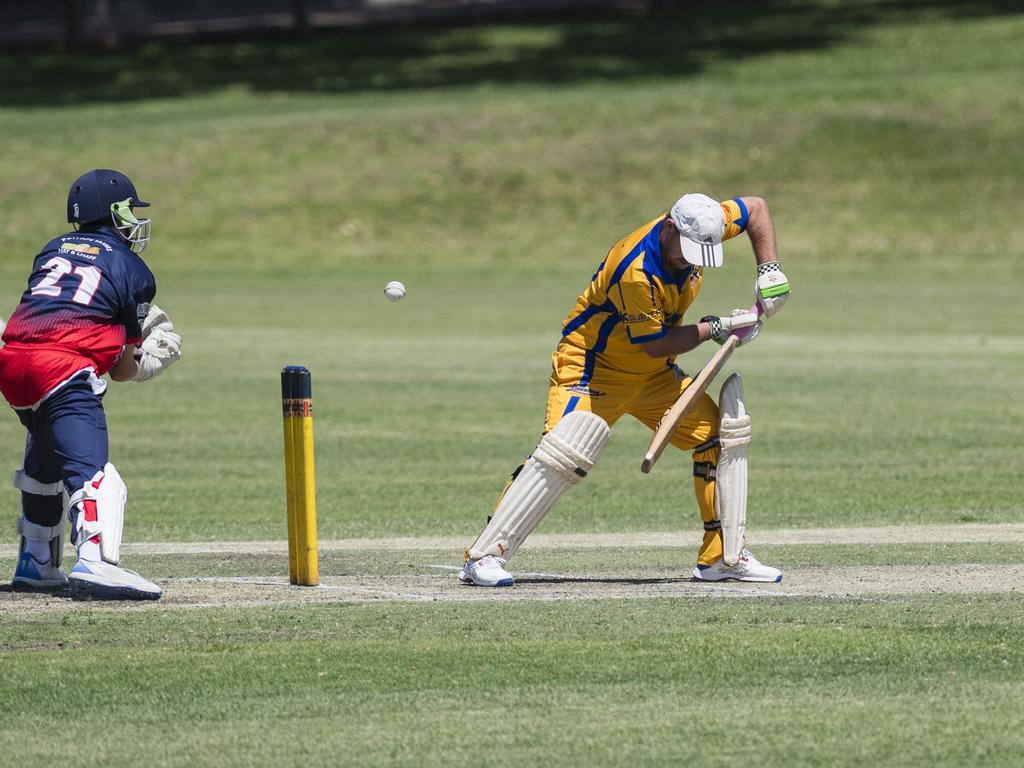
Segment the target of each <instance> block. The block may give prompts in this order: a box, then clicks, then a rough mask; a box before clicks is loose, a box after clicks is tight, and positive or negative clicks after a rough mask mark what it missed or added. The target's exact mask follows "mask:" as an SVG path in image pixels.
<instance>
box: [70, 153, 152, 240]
mask: <svg viewBox="0 0 1024 768" xmlns="http://www.w3.org/2000/svg"><path fill="white" fill-rule="evenodd" d="M147 207H149V203H147V202H146V201H145V200H140V199H139V193H138V192H136V191H135V185H134V184H132V182H131V179H129V178H128V177H127V176H125V175H124V174H123V173H120V172H118V171H111V170H107V169H105V168H99V169H97V170H94V171H89V172H88V173H86V174H83V175H82V176H79V177H78V178H77V179H76V180H75V183H74V184H72V185H71V191H70V192H68V221H69V222H71V223H72V224H74V225H75V226H76V228H77V227H79V226H83V225H87V224H95V223H97V222H103V221H106V220H108V219H110V220H112V221H113V224H114V226H115V227H116V228H117V230H118V231H119V232H120V233H121V235H122V236H123V237H124V238H125V239H126V240H127V241H128V243H129V245H130V246H131V249H132V250H133V251H135V253H142V251H143V249H145V247H146V244H147V243H149V232H150V220H149V219H139V218H136V216H135V214H134V212H133V210H134V209H135V208H147Z"/></svg>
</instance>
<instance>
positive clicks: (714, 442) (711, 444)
mask: <svg viewBox="0 0 1024 768" xmlns="http://www.w3.org/2000/svg"><path fill="white" fill-rule="evenodd" d="M718 445H719V443H718V435H715V436H714V437H712V438H711V439H710V440H708V441H707V442H706V443H701V444H700V445H698V446H695V447H694V449H693V452H694V453H703V452H704V451H710V450H711V449H712V448H717V447H718Z"/></svg>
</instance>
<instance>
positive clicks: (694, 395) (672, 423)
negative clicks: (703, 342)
mask: <svg viewBox="0 0 1024 768" xmlns="http://www.w3.org/2000/svg"><path fill="white" fill-rule="evenodd" d="M739 341H740V340H739V337H737V336H735V335H733V336H730V337H729V338H728V339H726V340H725V343H724V344H722V348H721V349H719V350H718V351H717V352H716V353H715V354H714V356H713V357H712V358H711V359H710V360H708V362H707V365H705V366H704V367H703V368H701V370H700V373H698V374H697V375H696V376H695V377H694V379H693V382H692V383H691V384H690V386H688V387H687V388H686V389H684V390H683V393H682V394H681V395H679V397H678V398H676V401H675V402H674V403H672V406H671V407H670V408H669V409H668V410H667V411H665V415H664V416H662V417H661V421H659V422H658V428H657V429H656V430H654V437H652V438H651V442H650V444H649V445H648V446H647V453H646V454H645V455H644V460H643V461H642V462H641V464H640V471H641V472H643V473H645V474H646V473H649V472H650V471H651V468H652V467H654V463H655V462H656V461H657V460H658V459H659V458H660V456H661V454H662V452H663V451H664V450H665V446H667V445H668V444H669V441H670V440H671V439H672V433H673V432H675V431H676V427H678V426H679V424H680V422H682V420H683V419H685V418H686V414H688V413H689V412H690V411H691V410H692V409H693V405H694V403H696V402H697V399H698V398H699V397H700V396H701V395H703V394H704V393H705V392H706V391H707V388H708V386H709V385H710V384H711V381H712V380H713V379H714V378H715V376H717V375H718V373H719V371H721V370H722V368H724V367H725V364H726V362H727V361H728V360H729V356H730V355H732V353H733V350H734V349H736V345H737V344H739Z"/></svg>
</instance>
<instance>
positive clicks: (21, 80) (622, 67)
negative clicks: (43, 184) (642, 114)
mask: <svg viewBox="0 0 1024 768" xmlns="http://www.w3.org/2000/svg"><path fill="white" fill-rule="evenodd" d="M100 1H101V0H89V3H91V4H93V5H95V3H97V2H100ZM110 1H111V0H108V2H110ZM83 2H85V0H83ZM122 4H123V3H122ZM42 5H46V6H49V7H50V10H49V11H47V13H50V14H51V15H52V14H53V11H54V9H55V8H56V9H58V10H59V7H60V4H59V3H54V4H52V6H50V4H42ZM145 5H147V4H146V3H145V2H143V3H140V6H145ZM149 5H153V6H161V7H164V8H165V9H166V8H167V7H170V6H168V4H166V3H163V2H158V0H153V1H152V2H150V3H149ZM210 5H213V4H210V3H206V4H202V3H196V2H185V3H182V2H178V3H176V4H175V5H174V7H176V8H178V11H177V13H178V14H179V15H180V14H183V13H186V12H187V11H188V9H189V8H198V7H200V6H210ZM271 5H273V6H276V7H278V8H279V9H281V8H282V7H283V13H284V18H285V20H286V21H287V19H288V18H289V17H288V13H287V7H286V6H289V5H291V3H290V2H289V0H277V1H276V2H269V3H239V2H222V3H219V4H216V7H217V8H218V9H220V10H221V11H224V12H226V11H229V10H231V11H235V12H240V10H241V9H244V8H245V7H249V6H251V7H252V8H254V9H257V10H258V9H260V8H264V7H269V6H271ZM306 5H307V6H308V7H309V9H312V8H313V7H314V6H317V5H318V3H316V2H313V1H312V0H310V2H308V3H306ZM332 5H333V6H335V7H337V8H340V7H341V6H343V5H347V6H351V7H352V8H356V9H358V6H360V5H362V3H361V0H335V2H334V3H333V4H332ZM412 6H420V10H421V11H422V12H423V13H424V16H423V17H422V18H414V17H413V16H402V15H401V14H399V15H397V16H395V17H394V18H390V19H383V18H381V19H376V20H373V19H370V18H364V19H362V20H356V19H355V18H354V17H353V19H350V20H349V22H347V23H345V24H340V25H339V26H334V27H314V28H309V29H306V30H301V29H296V28H294V27H288V26H287V24H286V28H284V29H279V30H273V29H266V28H259V27H258V25H256V26H254V27H253V28H238V29H230V30H229V29H219V30H212V31H211V30H207V31H205V32H197V31H194V32H193V33H192V34H183V33H182V32H181V28H180V27H167V26H166V23H165V22H156V21H154V22H153V23H152V25H151V28H150V33H148V34H152V36H151V37H150V36H147V33H143V32H142V31H140V30H142V29H144V28H145V24H144V23H143V22H142V21H140V19H142V18H143V17H141V16H138V15H137V14H136V15H135V16H132V17H131V18H134V19H135V21H133V22H132V24H135V29H136V31H135V33H133V34H131V35H127V34H123V33H118V34H117V35H115V36H114V37H112V38H111V39H110V40H108V41H107V42H101V41H94V42H82V43H81V44H80V45H79V46H78V47H76V48H68V46H66V45H65V44H63V43H59V42H58V43H50V44H32V45H28V46H20V47H14V48H8V49H7V50H5V51H3V52H0V106H3V105H7V106H46V105H64V104H80V103H89V102H117V101H132V100H138V99H149V98H159V97H174V96H183V95H191V94H200V93H203V92H208V91H213V90H217V89H220V88H223V87H226V86H244V87H247V88H250V89H252V90H254V91H307V92H335V93H337V92H357V91H380V90H399V89H411V88H416V89H423V88H431V87H451V86H461V85H471V84H484V83H489V82H493V83H523V84H531V83H534V84H540V83H544V84H557V83H570V82H579V81H587V80H625V79H635V78H643V77H686V76H693V75H696V74H699V73H700V71H701V69H702V68H703V67H704V66H706V65H707V63H708V62H710V61H714V60H715V59H716V58H723V59H726V58H727V59H733V60H735V59H737V58H743V57H746V56H752V55H763V54H766V53H771V52H773V51H794V50H799V49H821V48H825V47H828V46H831V45H834V44H836V43H839V42H842V41H844V40H846V39H848V38H850V37H852V36H856V35H858V34H860V33H861V32H862V31H864V30H865V29H866V28H868V27H871V26H873V25H878V24H885V23H889V22H895V21H900V22H907V21H913V20H916V19H921V18H924V17H925V16H928V17H935V16H941V17H949V18H964V17H979V16H999V15H1007V14H1017V13H1022V12H1024V2H1022V1H1021V0H978V1H973V2H972V1H968V0H963V1H961V2H957V1H952V0H946V1H941V0H932V1H922V2H909V1H908V0H892V1H886V0H866V1H865V2H837V3H835V4H834V5H831V6H829V5H826V6H823V5H822V4H821V3H809V2H800V1H799V0H763V1H762V2H746V1H744V0H736V1H734V2H729V3H721V2H681V1H677V2H671V1H670V0H662V2H655V1H654V0H650V1H649V2H596V3H580V2H569V3H568V5H566V6H563V5H561V4H559V3H557V2H552V3H537V2H532V1H531V0H522V1H519V2H514V3H503V2H501V1H500V0H498V1H497V2H492V3H482V4H481V3H472V2H469V3H465V2H464V3H457V2H452V1H451V0H449V2H447V3H445V2H444V0H435V1H434V2H425V3H410V4H409V7H410V8H411V7H412ZM441 6H445V8H444V13H442V14H440V16H438V15H436V14H435V15H431V13H430V12H429V11H431V10H433V11H434V12H438V9H439V8H440V7H441ZM485 6H487V7H489V9H490V10H488V8H486V7H485ZM499 6H500V7H499ZM12 7H13V4H12V3H10V2H5V4H4V6H3V8H4V9H5V10H4V13H5V14H7V15H8V16H9V15H10V14H11V12H12ZM542 7H543V8H544V9H545V10H543V12H542V11H541V8H542ZM44 10H45V9H44ZM406 10H407V11H408V8H406ZM21 12H22V13H24V9H22V11H21ZM513 12H514V13H513ZM206 13H207V14H209V10H208V8H207V11H206ZM509 14H511V16H510V15H509ZM255 15H258V14H255ZM311 15H315V14H311ZM154 18H155V17H154ZM498 18H501V19H509V18H512V19H514V20H515V21H516V22H517V23H518V24H520V25H525V26H527V27H529V28H534V29H536V30H544V31H546V33H547V34H546V35H545V36H543V38H542V39H543V40H544V41H545V42H543V44H538V42H537V39H538V36H536V35H524V36H522V39H521V41H520V42H517V41H516V40H513V41H512V42H511V43H510V42H509V41H508V40H505V41H503V43H502V46H501V54H500V55H494V52H493V51H492V46H491V45H490V44H489V39H488V37H487V35H488V34H489V33H493V31H494V29H495V27H494V26H493V25H492V24H490V22H493V21H494V20H496V19H498ZM0 21H3V19H2V18H0ZM126 23H127V22H126ZM160 24H164V26H163V27H161V26H160ZM161 29H163V30H164V33H161V31H160V30H161ZM173 29H176V30H177V31H168V30H173Z"/></svg>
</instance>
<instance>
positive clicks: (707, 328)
mask: <svg viewBox="0 0 1024 768" xmlns="http://www.w3.org/2000/svg"><path fill="white" fill-rule="evenodd" d="M710 338H711V323H704V322H701V323H694V324H693V325H681V326H677V327H674V328H669V329H668V332H667V333H666V334H665V335H664V336H661V337H659V338H657V339H651V340H650V341H645V342H643V343H642V344H641V345H640V346H641V347H642V348H643V350H644V352H646V353H647V354H648V355H650V356H651V357H654V358H663V357H674V356H676V355H682V354H684V353H686V352H689V351H690V350H691V349H696V348H697V347H698V346H700V345H701V344H703V343H704V342H705V341H707V340H708V339H710Z"/></svg>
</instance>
